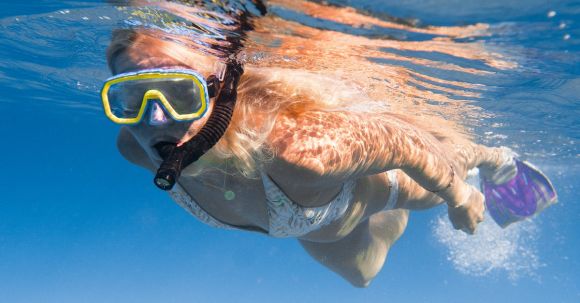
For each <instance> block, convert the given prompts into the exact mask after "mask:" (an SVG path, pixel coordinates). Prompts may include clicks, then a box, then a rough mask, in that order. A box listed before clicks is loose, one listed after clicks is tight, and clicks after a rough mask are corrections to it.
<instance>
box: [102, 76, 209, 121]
mask: <svg viewBox="0 0 580 303" xmlns="http://www.w3.org/2000/svg"><path fill="white" fill-rule="evenodd" d="M151 90H157V91H159V92H160V93H161V94H163V96H164V97H165V99H167V101H168V103H169V105H170V106H171V107H172V108H173V110H175V112H176V113H177V114H179V115H188V114H193V113H196V112H198V111H199V110H200V109H201V107H202V105H203V103H202V96H203V94H204V93H203V86H201V84H200V83H199V82H197V81H194V80H193V79H191V78H187V77H183V76H181V77H180V76H179V75H177V76H168V78H155V79H132V80H127V81H123V82H119V83H115V84H113V85H111V87H110V88H109V91H108V92H107V96H108V98H109V105H110V107H111V111H112V112H113V114H114V115H115V116H116V117H119V118H136V117H137V116H138V114H139V111H140V110H141V107H142V106H146V104H147V102H146V103H145V105H144V104H143V97H144V96H145V94H146V93H147V92H148V91H151Z"/></svg>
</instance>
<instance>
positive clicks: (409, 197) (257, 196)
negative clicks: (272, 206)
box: [115, 49, 502, 287]
mask: <svg viewBox="0 0 580 303" xmlns="http://www.w3.org/2000/svg"><path fill="white" fill-rule="evenodd" d="M145 55H147V50H146V49H145V50H144V53H143V54H124V56H125V57H123V59H124V60H116V61H115V62H116V63H115V64H116V66H115V70H116V71H117V72H119V73H121V72H124V71H127V70H135V69H139V68H148V67H159V66H158V64H157V65H155V66H148V65H144V64H143V63H140V64H139V65H138V66H137V63H135V62H143V61H142V60H141V61H140V60H139V58H136V57H135V56H145ZM148 62H153V60H149V61H148ZM164 65H167V66H172V65H179V63H178V62H170V59H166V60H165V62H164ZM207 69H209V67H207V66H206V70H207ZM246 73H252V70H251V69H250V68H247V69H246ZM211 112H212V107H210V108H209V110H208V113H207V114H206V115H205V116H204V117H203V118H202V119H200V120H197V121H194V122H192V123H182V122H175V121H172V120H171V119H168V120H169V121H168V122H167V123H166V124H163V125H156V126H151V125H149V124H148V123H147V122H145V121H143V122H141V123H139V124H137V125H134V126H130V127H123V128H122V129H121V131H120V133H119V136H118V141H117V144H118V148H119V150H120V152H121V154H122V155H123V156H124V157H125V158H126V159H127V160H129V161H130V162H132V163H134V164H136V165H139V166H141V167H144V168H146V169H148V170H150V171H152V172H154V171H156V169H157V167H158V166H159V164H160V163H161V159H160V157H159V156H158V154H157V152H156V151H155V150H154V149H153V148H152V146H153V145H154V144H155V143H157V142H159V141H168V140H169V141H173V142H176V143H180V142H185V141H187V140H189V139H190V138H191V137H193V136H194V135H195V134H196V133H197V132H198V131H199V129H200V128H201V127H202V126H203V125H204V123H205V122H206V121H207V118H208V117H209V115H210V114H211ZM157 114H162V113H157ZM151 115H154V113H151ZM144 120H146V119H144ZM268 144H269V145H270V146H271V147H272V149H274V150H276V151H277V153H276V155H275V158H274V159H273V161H272V162H269V163H265V165H264V167H265V173H267V174H268V175H269V176H270V177H271V178H272V179H273V180H274V181H275V182H276V183H277V184H278V185H280V187H281V189H282V190H283V191H284V192H285V193H286V194H287V195H288V196H289V197H290V198H291V199H292V200H293V201H294V202H295V203H297V204H299V205H302V206H320V205H324V204H326V203H328V202H329V201H331V200H332V199H333V198H334V197H335V196H336V194H337V193H338V192H339V190H340V188H341V186H342V184H344V182H346V181H348V180H355V181H356V187H355V191H354V199H353V202H352V203H351V204H350V205H349V208H348V210H347V212H346V213H345V215H344V216H343V217H341V218H340V219H337V220H336V221H334V222H333V223H331V224H329V225H327V226H324V227H322V228H321V229H319V230H316V231H313V232H311V233H309V234H306V235H305V236H303V237H300V239H299V240H300V243H301V244H302V246H303V247H304V248H305V249H306V251H307V252H308V253H309V254H310V255H311V256H313V257H314V258H315V259H316V260H317V261H319V262H320V263H321V264H323V265H324V266H326V267H328V268H329V269H331V270H333V271H334V272H336V273H338V274H339V275H341V276H342V277H344V278H345V279H346V280H348V281H349V282H350V283H352V284H353V285H355V286H358V287H366V286H367V285H368V284H369V283H370V281H371V280H372V279H373V278H374V277H375V276H376V274H377V273H378V272H379V271H380V269H381V268H382V266H383V264H384V262H385V259H386V257H387V254H388V251H389V249H390V247H391V245H392V244H393V243H394V242H395V241H396V240H397V239H398V238H399V237H400V236H401V235H402V233H403V231H404V229H405V227H406V224H407V220H408V211H407V210H413V209H425V208H429V207H433V206H435V205H438V204H441V203H443V202H446V203H447V204H448V208H449V217H450V220H451V221H452V223H453V225H454V227H455V228H457V229H461V230H464V231H466V232H468V233H473V232H475V229H476V227H477V224H478V223H479V222H481V221H482V220H483V211H484V204H483V195H482V194H481V193H480V192H479V191H477V190H476V189H474V188H473V187H471V186H469V185H467V184H466V183H465V182H464V179H465V176H466V172H467V170H469V169H471V168H473V167H477V166H487V167H489V168H491V169H493V168H494V167H497V166H498V165H500V164H501V162H500V161H501V158H502V156H501V150H499V149H495V148H487V147H484V146H480V145H475V144H473V143H470V142H441V141H439V140H438V139H436V138H435V137H433V136H432V135H430V134H429V133H427V132H425V131H422V130H420V129H418V128H416V127H414V126H413V125H411V124H409V123H407V122H405V121H402V120H400V119H398V118H397V117H395V116H392V115H389V114H385V113H382V114H365V115H364V116H360V115H358V114H355V113H341V112H316V111H314V112H308V113H305V114H302V115H298V116H295V117H281V118H280V119H279V120H278V121H277V122H276V125H275V127H274V129H273V131H272V133H271V135H270V137H269V140H268ZM200 161H201V162H204V161H205V162H206V164H207V163H211V166H212V167H215V169H214V170H209V171H207V172H205V173H203V174H201V175H199V176H196V177H195V178H193V177H190V176H188V175H187V174H184V175H183V176H182V177H181V178H180V180H179V183H180V185H181V186H182V187H183V188H184V189H185V191H186V192H187V193H188V194H189V195H191V197H192V198H193V199H194V200H195V201H196V202H197V203H198V204H199V205H200V206H201V207H202V208H203V209H205V210H206V211H207V212H208V213H209V214H210V215H211V216H213V217H215V218H217V219H219V220H220V221H223V222H226V223H228V224H231V225H236V226H253V227H258V228H261V229H263V230H267V229H268V215H267V206H266V202H265V201H266V197H265V194H264V190H263V187H262V183H261V181H260V180H255V179H249V178H245V177H243V176H241V175H240V174H235V172H234V171H233V169H232V168H231V167H227V163H225V162H223V161H218V160H216V159H211V157H208V156H204V157H202V158H201V160H200ZM196 165H200V164H199V163H194V164H192V165H191V166H190V167H188V168H187V169H195V166H196ZM393 169H397V179H398V183H399V190H400V193H399V198H398V200H397V203H396V208H397V209H396V210H391V211H382V209H383V208H384V207H385V205H386V202H387V200H388V198H389V195H390V188H391V184H390V182H389V180H388V178H387V176H386V174H385V172H386V171H389V170H393ZM226 188H227V189H229V190H232V191H234V192H235V193H236V197H235V199H234V200H233V201H229V200H226V199H225V197H224V190H225V189H226ZM426 189H430V190H432V191H435V192H436V193H433V192H430V191H428V190H426Z"/></svg>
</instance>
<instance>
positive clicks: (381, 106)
mask: <svg viewBox="0 0 580 303" xmlns="http://www.w3.org/2000/svg"><path fill="white" fill-rule="evenodd" d="M183 42H184V43H183V44H180V43H175V41H167V40H162V39H159V38H156V37H155V36H154V32H148V31H139V32H136V31H133V30H117V31H115V32H114V33H113V37H112V40H111V44H110V45H109V47H108V49H107V61H108V64H109V68H110V69H111V71H112V72H113V73H115V72H116V70H115V68H116V67H115V60H116V58H117V56H119V55H120V54H123V53H126V54H128V55H130V56H131V58H132V60H134V61H135V62H134V63H135V64H137V66H139V67H143V68H151V67H156V66H164V65H165V66H167V65H176V64H178V65H181V66H187V67H189V68H192V69H195V70H196V71H198V72H200V73H201V74H203V75H204V76H208V75H209V74H210V73H211V72H212V71H213V70H212V68H211V67H212V66H213V64H212V62H214V61H215V60H217V58H213V57H212V56H209V55H207V54H200V53H197V52H196V51H195V50H194V49H188V47H187V43H186V41H185V40H184V41H183ZM151 45H155V47H154V48H150V49H147V50H148V51H146V52H143V49H145V47H146V46H149V47H150V46H151ZM210 58H211V59H210ZM212 59H213V61H212ZM200 69H201V70H200ZM352 100H356V102H353V101H352ZM309 111H358V112H373V113H376V112H384V113H388V114H389V115H391V116H392V117H393V118H395V119H399V120H402V121H405V122H407V123H412V124H413V125H416V126H417V127H418V128H421V129H423V130H425V131H427V132H430V133H431V134H433V135H434V136H435V137H437V138H438V139H439V140H441V141H446V140H450V139H459V140H460V139H463V135H461V134H460V133H458V132H454V131H453V128H452V127H451V126H449V127H448V125H446V124H445V123H444V120H443V119H440V120H441V123H440V125H439V127H434V125H433V120H432V119H433V117H431V118H430V119H431V120H429V122H428V123H423V122H421V120H418V119H416V118H411V117H409V116H405V115H400V114H394V113H390V112H389V107H388V105H385V102H377V101H376V100H372V99H370V98H368V97H365V94H364V93H363V92H362V90H361V89H358V88H357V87H356V85H354V84H353V83H349V82H348V81H344V80H340V77H332V76H328V75H324V74H322V73H315V72H309V71H303V70H298V69H287V68H272V67H269V68H268V67H266V68H257V67H252V66H245V73H244V74H243V76H242V78H241V79H240V83H239V86H238V99H237V103H236V107H235V110H234V113H233V116H232V120H231V122H230V125H229V127H228V129H227V131H226V133H225V134H224V136H223V137H222V138H221V139H220V140H219V141H218V143H217V144H216V145H215V146H214V147H213V148H212V149H211V150H210V151H209V152H208V153H207V154H206V155H204V156H203V157H202V159H206V160H208V159H209V161H199V163H198V165H197V169H196V171H195V172H192V171H189V172H188V174H193V175H196V174H199V173H201V172H202V171H203V170H204V169H205V168H209V167H211V166H212V165H215V162H214V161H225V160H228V161H229V163H232V165H233V166H234V167H235V168H236V169H237V171H238V172H239V173H241V174H242V175H244V176H246V177H252V178H254V177H257V174H256V172H257V169H259V168H260V167H261V165H263V164H264V163H267V162H268V161H270V160H271V159H272V158H273V157H274V156H275V153H276V151H275V150H272V148H271V147H270V146H269V145H268V137H269V135H270V133H271V131H272V129H273V128H274V126H275V124H276V121H277V120H278V118H279V117H280V116H287V117H292V116H299V115H301V114H303V113H306V112H309ZM453 141H457V140H453ZM211 159H214V161H212V160H211ZM204 162H205V163H204ZM212 162H214V163H212Z"/></svg>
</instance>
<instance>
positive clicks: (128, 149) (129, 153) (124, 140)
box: [117, 126, 157, 172]
mask: <svg viewBox="0 0 580 303" xmlns="http://www.w3.org/2000/svg"><path fill="white" fill-rule="evenodd" d="M117 149H118V150H119V152H120V153H121V155H122V156H123V157H124V158H125V159H127V161H129V162H131V163H133V164H135V165H137V166H141V167H143V168H146V169H148V170H150V171H153V172H154V171H156V170H157V169H156V168H155V165H154V164H153V162H151V159H149V156H148V155H147V153H146V152H145V150H144V149H143V147H142V146H141V145H140V144H139V142H137V139H135V136H133V134H132V133H131V132H130V131H129V130H128V129H127V127H125V126H124V127H122V128H121V130H120V131H119V135H118V136H117Z"/></svg>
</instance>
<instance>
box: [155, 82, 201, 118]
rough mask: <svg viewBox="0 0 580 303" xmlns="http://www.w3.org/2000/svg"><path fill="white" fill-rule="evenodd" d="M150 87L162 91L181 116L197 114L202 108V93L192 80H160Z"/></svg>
mask: <svg viewBox="0 0 580 303" xmlns="http://www.w3.org/2000/svg"><path fill="white" fill-rule="evenodd" d="M150 87H155V89H156V90H158V91H160V92H161V93H162V94H163V95H164V96H165V98H166V99H167V101H168V102H169V104H170V105H171V106H172V107H173V109H174V110H175V111H176V112H177V113H178V114H180V115H188V114H192V113H196V112H198V111H199V110H200V109H201V107H202V92H201V90H200V87H199V85H198V83H196V82H194V81H193V80H192V79H187V78H173V79H163V80H159V79H158V80H156V82H155V83H154V84H152V85H151V86H150Z"/></svg>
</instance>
